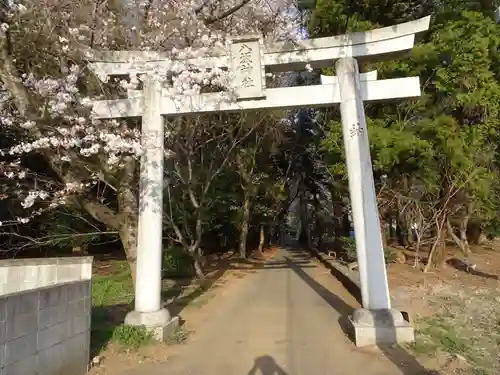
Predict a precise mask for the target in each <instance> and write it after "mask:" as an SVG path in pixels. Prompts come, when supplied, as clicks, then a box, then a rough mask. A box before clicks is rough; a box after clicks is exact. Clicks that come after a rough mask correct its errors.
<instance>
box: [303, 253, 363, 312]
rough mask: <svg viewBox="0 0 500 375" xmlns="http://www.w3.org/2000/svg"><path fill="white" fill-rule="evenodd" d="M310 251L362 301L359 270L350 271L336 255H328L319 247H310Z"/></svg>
mask: <svg viewBox="0 0 500 375" xmlns="http://www.w3.org/2000/svg"><path fill="white" fill-rule="evenodd" d="M309 252H310V253H311V254H313V255H314V257H316V258H317V259H318V260H319V261H320V262H321V263H322V264H323V265H324V266H325V267H326V268H328V269H329V270H330V272H331V273H332V275H333V276H335V277H336V278H337V279H338V280H339V281H340V282H341V283H342V285H343V286H344V288H346V289H347V290H348V291H349V293H351V294H352V296H353V297H354V298H356V300H357V301H358V302H359V303H360V304H362V302H361V281H360V278H359V274H358V273H357V272H353V271H350V270H349V268H347V267H346V266H344V265H343V264H341V263H340V262H338V261H337V260H336V259H335V258H334V257H332V256H330V255H327V254H325V253H323V252H321V251H319V250H317V249H314V248H310V249H309Z"/></svg>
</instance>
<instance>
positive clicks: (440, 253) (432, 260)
mask: <svg viewBox="0 0 500 375" xmlns="http://www.w3.org/2000/svg"><path fill="white" fill-rule="evenodd" d="M446 220H447V218H446V217H444V218H443V219H441V222H439V223H437V225H436V232H437V236H436V240H435V241H434V243H433V244H432V248H431V251H430V252H429V258H428V259H427V264H426V265H425V268H424V272H429V270H430V269H431V268H441V266H442V265H443V263H444V255H445V251H446V241H445V240H446V227H445V225H446Z"/></svg>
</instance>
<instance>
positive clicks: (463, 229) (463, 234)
mask: <svg viewBox="0 0 500 375" xmlns="http://www.w3.org/2000/svg"><path fill="white" fill-rule="evenodd" d="M469 218H470V216H469V215H468V214H467V215H465V216H464V217H463V218H462V219H461V220H460V241H461V242H462V245H463V249H464V254H465V256H466V257H468V256H469V254H470V246H469V240H468V238H467V227H468V226H469Z"/></svg>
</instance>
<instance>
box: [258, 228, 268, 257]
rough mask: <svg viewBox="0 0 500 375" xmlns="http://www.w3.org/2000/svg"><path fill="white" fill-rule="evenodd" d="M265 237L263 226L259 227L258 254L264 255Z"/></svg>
mask: <svg viewBox="0 0 500 375" xmlns="http://www.w3.org/2000/svg"><path fill="white" fill-rule="evenodd" d="M265 240H266V236H265V233H264V226H263V225H261V226H260V237H259V249H258V251H259V254H261V255H263V254H264V244H265Z"/></svg>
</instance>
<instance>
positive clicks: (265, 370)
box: [247, 355, 288, 375]
mask: <svg viewBox="0 0 500 375" xmlns="http://www.w3.org/2000/svg"><path fill="white" fill-rule="evenodd" d="M247 375H288V373H287V372H286V371H285V370H283V369H282V368H281V367H280V366H279V365H278V364H277V363H276V361H275V360H274V358H273V357H271V356H269V355H263V356H260V357H257V358H255V360H254V363H253V367H252V368H251V369H250V371H249V372H248V374H247Z"/></svg>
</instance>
